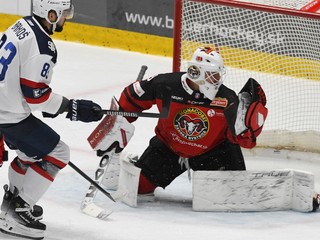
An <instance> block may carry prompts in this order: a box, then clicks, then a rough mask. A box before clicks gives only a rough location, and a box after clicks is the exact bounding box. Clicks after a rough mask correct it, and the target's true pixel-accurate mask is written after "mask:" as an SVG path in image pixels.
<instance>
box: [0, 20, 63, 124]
mask: <svg viewBox="0 0 320 240" xmlns="http://www.w3.org/2000/svg"><path fill="white" fill-rule="evenodd" d="M56 62H57V50H56V47H55V44H54V43H53V41H52V39H51V37H50V36H49V35H48V34H47V33H46V32H45V30H44V29H43V28H42V27H41V25H40V24H39V23H38V21H37V20H36V19H35V18H33V17H31V16H29V17H24V18H22V19H20V20H18V21H17V22H16V23H15V24H13V25H12V26H11V27H9V28H8V29H7V31H6V32H4V34H3V35H2V37H1V39H0V124H4V123H17V122H20V121H22V120H23V119H25V118H27V117H28V116H29V115H30V113H31V112H32V111H44V112H47V113H51V114H55V113H56V112H57V111H58V109H59V107H60V106H61V103H62V99H63V97H62V96H61V95H59V94H56V93H54V92H53V91H52V89H51V88H50V87H49V84H50V82H51V77H52V72H53V71H52V70H53V67H54V66H55V64H56Z"/></svg>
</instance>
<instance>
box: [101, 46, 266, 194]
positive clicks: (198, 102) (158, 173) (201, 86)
mask: <svg viewBox="0 0 320 240" xmlns="http://www.w3.org/2000/svg"><path fill="white" fill-rule="evenodd" d="M225 76H226V70H225V67H224V63H223V60H222V57H221V55H220V54H219V53H218V52H215V51H213V49H211V48H208V47H202V48H198V49H197V50H196V51H195V52H194V54H193V57H192V59H191V61H190V62H188V70H187V72H175V73H166V74H159V75H156V76H155V77H152V78H150V79H148V80H143V81H136V82H134V83H132V84H130V85H129V86H127V87H126V88H125V89H124V91H123V92H122V94H121V97H120V99H119V105H120V109H122V110H123V111H130V112H141V111H143V110H146V109H149V108H151V107H152V106H153V105H157V106H158V109H159V111H161V103H162V101H163V99H162V97H163V95H162V92H163V91H166V90H165V89H166V88H170V89H171V105H170V113H169V117H168V118H162V119H159V121H158V124H157V126H156V127H155V136H154V137H153V138H152V139H151V140H150V143H149V146H148V147H147V149H146V150H145V151H144V152H143V154H142V155H141V156H140V158H139V159H138V160H137V161H136V162H135V163H134V165H135V166H136V167H138V168H140V169H141V174H140V179H139V185H138V193H139V194H148V193H152V192H153V191H154V190H155V189H156V188H157V187H162V188H165V187H167V186H168V185H169V184H170V183H171V182H172V181H173V180H174V179H175V178H176V177H177V176H179V175H180V174H182V173H183V172H185V171H186V170H189V169H192V170H235V171H236V170H245V169H246V166H245V162H244V158H243V155H242V152H241V148H240V147H245V148H253V147H255V145H256V137H257V136H258V135H259V134H260V132H261V130H262V127H263V124H264V121H265V119H266V117H267V109H266V108H265V105H266V97H265V94H264V92H263V90H262V88H261V86H260V85H259V84H258V83H257V82H256V81H255V80H253V79H249V80H248V82H247V84H246V85H245V86H244V88H243V89H242V90H241V92H240V93H239V96H237V94H236V93H235V92H234V91H233V90H231V89H229V88H228V87H226V86H225V85H223V81H224V79H225ZM127 120H128V121H129V122H133V121H134V120H135V119H134V118H127ZM106 147H107V146H106ZM104 183H106V181H104ZM105 185H107V184H105Z"/></svg>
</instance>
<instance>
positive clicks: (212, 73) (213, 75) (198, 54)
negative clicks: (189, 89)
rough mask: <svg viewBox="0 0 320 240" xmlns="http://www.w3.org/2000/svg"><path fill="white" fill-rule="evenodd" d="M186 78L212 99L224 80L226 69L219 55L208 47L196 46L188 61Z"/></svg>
mask: <svg viewBox="0 0 320 240" xmlns="http://www.w3.org/2000/svg"><path fill="white" fill-rule="evenodd" d="M187 74H188V78H189V79H190V80H191V81H193V82H194V83H196V84H198V86H199V91H200V92H201V93H203V94H204V95H205V97H206V98H208V99H210V100H213V99H214V98H215V96H216V94H217V92H218V90H219V87H220V86H221V84H222V83H223V81H224V78H225V75H226V70H225V67H224V64H223V60H222V57H221V55H220V54H219V53H218V52H216V51H214V50H213V49H212V48H210V47H200V48H198V49H197V50H196V51H195V52H194V54H193V56H192V58H191V60H190V61H189V62H188V70H187Z"/></svg>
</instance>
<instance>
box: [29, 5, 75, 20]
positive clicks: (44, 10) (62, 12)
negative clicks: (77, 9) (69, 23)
mask: <svg viewBox="0 0 320 240" xmlns="http://www.w3.org/2000/svg"><path fill="white" fill-rule="evenodd" d="M50 11H55V12H56V14H57V19H56V21H55V22H51V21H50V20H49V19H48V13H49V12H50ZM73 11H74V8H73V5H72V0H33V1H32V13H33V14H34V15H37V16H39V17H41V18H44V19H46V20H47V22H49V23H50V24H56V23H57V22H58V21H59V20H60V18H61V17H62V16H63V17H65V18H66V19H71V18H72V17H73Z"/></svg>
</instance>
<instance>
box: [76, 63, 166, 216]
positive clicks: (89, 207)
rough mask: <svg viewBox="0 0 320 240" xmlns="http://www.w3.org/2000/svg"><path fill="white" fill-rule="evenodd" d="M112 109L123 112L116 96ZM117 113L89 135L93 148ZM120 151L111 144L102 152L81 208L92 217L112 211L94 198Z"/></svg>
mask: <svg viewBox="0 0 320 240" xmlns="http://www.w3.org/2000/svg"><path fill="white" fill-rule="evenodd" d="M146 70H147V66H145V65H143V66H142V67H141V69H140V71H139V74H138V77H137V80H142V78H143V76H144V74H145V72H146ZM165 97H167V96H165ZM170 98H171V96H169V103H166V104H168V106H167V107H166V106H163V107H164V110H165V114H167V113H166V111H167V112H169V106H170ZM110 109H111V110H105V111H108V112H109V113H110V112H112V111H114V112H115V113H119V112H121V111H117V110H116V109H118V104H117V102H116V100H115V98H113V100H112V102H111V107H110ZM117 115H122V114H107V116H106V117H105V118H104V119H103V120H102V121H101V123H100V124H99V125H98V126H97V128H96V129H95V130H94V131H93V132H92V134H91V135H90V136H89V137H88V141H89V144H90V145H91V147H92V148H93V149H95V147H96V146H97V145H98V143H99V142H100V141H101V140H102V138H103V137H104V136H105V135H106V134H107V133H108V132H109V131H110V129H112V128H113V126H114V124H115V121H116V119H117ZM122 116H126V115H122ZM119 151H120V150H119V146H111V150H110V149H108V150H107V151H105V152H103V153H102V157H101V160H100V162H99V166H98V168H97V170H96V172H95V183H96V184H91V185H90V187H89V189H88V191H87V193H86V195H85V197H84V199H83V201H82V203H81V205H80V209H81V211H82V212H83V213H85V214H87V215H89V216H92V217H96V218H99V219H102V220H103V219H106V218H107V217H108V216H109V215H110V214H111V213H112V211H111V210H109V209H103V208H101V207H99V206H98V205H96V204H95V203H94V199H95V197H96V195H97V192H98V187H97V186H96V185H98V186H99V187H100V184H101V182H102V180H103V178H104V175H105V173H106V172H107V171H106V170H107V168H108V166H109V164H110V161H111V159H112V158H113V157H114V155H115V154H117V153H118V152H119ZM108 194H109V193H108ZM109 195H110V194H109ZM110 196H111V195H110ZM110 196H108V197H109V198H110ZM118 198H121V196H118V197H117V196H114V198H113V197H112V196H111V199H112V200H113V201H114V199H118Z"/></svg>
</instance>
